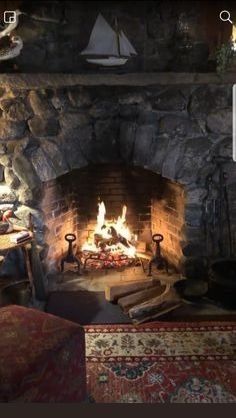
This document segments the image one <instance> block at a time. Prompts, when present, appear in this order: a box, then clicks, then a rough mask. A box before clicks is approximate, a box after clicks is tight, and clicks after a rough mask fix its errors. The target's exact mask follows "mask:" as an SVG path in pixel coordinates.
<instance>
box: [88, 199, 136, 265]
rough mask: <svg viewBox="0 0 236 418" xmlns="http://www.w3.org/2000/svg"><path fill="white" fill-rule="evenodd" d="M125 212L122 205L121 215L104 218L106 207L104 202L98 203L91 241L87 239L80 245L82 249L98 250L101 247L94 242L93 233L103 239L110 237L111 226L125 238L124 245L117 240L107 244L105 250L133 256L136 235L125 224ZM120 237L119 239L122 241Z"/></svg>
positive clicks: (125, 208) (124, 207) (125, 209)
mask: <svg viewBox="0 0 236 418" xmlns="http://www.w3.org/2000/svg"><path fill="white" fill-rule="evenodd" d="M126 213H127V206H125V205H124V206H123V208H122V214H121V216H118V218H117V219H115V220H114V221H107V220H106V207H105V204H104V202H101V203H99V204H98V215H97V225H96V228H95V231H94V234H93V242H91V243H90V242H88V240H87V241H86V242H85V243H84V245H83V246H82V251H91V252H96V253H97V252H99V251H101V248H100V247H99V246H97V245H96V244H95V235H99V236H100V237H101V238H103V239H107V240H109V239H111V238H112V233H111V230H112V228H113V229H115V231H116V234H117V235H118V236H120V237H121V238H122V239H125V243H126V245H124V244H123V243H122V242H120V241H119V242H118V243H116V244H115V245H109V244H107V245H106V247H105V251H106V250H107V251H111V252H112V253H120V254H124V255H127V256H128V257H135V253H136V248H135V244H136V241H137V236H136V235H134V234H132V233H131V232H130V230H129V228H128V226H127V225H126ZM122 239H121V241H122Z"/></svg>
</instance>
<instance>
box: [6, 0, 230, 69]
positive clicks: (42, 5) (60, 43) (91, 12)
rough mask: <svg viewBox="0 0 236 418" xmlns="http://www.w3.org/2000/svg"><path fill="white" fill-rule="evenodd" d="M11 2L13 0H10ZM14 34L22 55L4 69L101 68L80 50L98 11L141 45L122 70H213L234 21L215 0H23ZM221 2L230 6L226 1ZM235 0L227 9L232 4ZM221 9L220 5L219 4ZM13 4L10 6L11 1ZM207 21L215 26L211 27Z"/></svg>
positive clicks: (9, 62)
mask: <svg viewBox="0 0 236 418" xmlns="http://www.w3.org/2000/svg"><path fill="white" fill-rule="evenodd" d="M9 3H10V2H9ZM18 3H19V8H20V9H21V10H23V11H25V12H26V13H27V15H22V16H20V23H19V26H18V28H17V29H16V34H17V35H19V36H21V37H22V39H23V42H24V48H23V50H22V53H21V54H20V56H19V57H17V58H16V59H14V60H9V61H7V62H3V63H1V72H9V71H12V72H64V73H65V72H66V73H72V72H74V73H78V72H82V73H83V72H85V71H86V72H88V71H97V69H95V68H94V67H93V66H91V65H88V64H87V63H86V61H85V59H84V57H82V56H81V55H80V52H81V51H82V50H83V49H84V48H85V47H86V46H87V43H88V40H89V37H90V34H91V31H92V28H93V25H94V23H95V20H96V17H97V15H98V13H99V12H100V13H102V14H103V16H104V17H105V18H106V19H107V21H108V22H109V23H110V24H112V23H114V17H115V16H116V17H117V18H118V22H119V25H120V27H121V28H122V29H123V30H124V32H125V33H126V35H127V36H128V38H129V40H130V41H131V43H132V44H133V45H134V47H135V49H136V50H137V54H138V55H137V56H136V57H134V58H133V59H131V60H130V61H129V62H128V64H127V65H125V67H123V68H122V71H124V72H130V71H133V72H139V71H142V72H143V71H146V72H147V71H148V72H149V71H155V72H156V71H176V72H179V71H209V70H214V68H215V63H214V51H213V54H211V52H212V51H211V48H212V45H213V47H214V49H215V48H216V46H217V42H219V40H221V42H223V41H224V39H222V36H223V35H224V33H223V34H222V33H221V32H222V30H223V29H224V32H226V39H227V37H228V38H229V37H230V28H231V26H230V25H224V28H222V25H220V24H219V22H218V21H219V18H218V16H219V13H218V9H217V4H216V2H215V3H214V7H212V2H211V1H209V2H208V1H204V2H202V1H187V0H186V1H158V2H156V1H138V2H134V1H126V2H124V1H99V2H95V1H33V2H28V1H19V2H18ZM223 8H227V2H224V4H223ZM233 8H234V7H233V5H232V4H231V5H230V7H229V10H231V11H232V10H233ZM221 9H222V7H221ZM9 10H12V8H11V7H10V9H9ZM209 26H210V27H211V31H209Z"/></svg>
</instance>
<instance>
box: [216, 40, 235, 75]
mask: <svg viewBox="0 0 236 418" xmlns="http://www.w3.org/2000/svg"><path fill="white" fill-rule="evenodd" d="M233 57H234V42H233V41H232V40H230V41H228V42H224V43H223V44H221V45H220V47H218V48H217V50H216V72H217V73H218V74H219V75H223V74H224V73H225V72H226V71H228V70H229V69H231V70H232V68H230V67H231V64H232V62H233Z"/></svg>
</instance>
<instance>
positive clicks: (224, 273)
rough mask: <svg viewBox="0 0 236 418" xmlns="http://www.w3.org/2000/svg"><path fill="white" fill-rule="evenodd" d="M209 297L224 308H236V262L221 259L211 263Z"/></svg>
mask: <svg viewBox="0 0 236 418" xmlns="http://www.w3.org/2000/svg"><path fill="white" fill-rule="evenodd" d="M208 294H209V297H210V298H212V299H214V300H216V301H219V302H220V303H221V304H222V305H223V306H224V307H226V308H230V309H235V308H236V260H235V259H230V258H229V259H222V260H217V261H215V262H213V263H212V265H211V266H210V270H209V292H208Z"/></svg>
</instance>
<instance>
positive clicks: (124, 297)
mask: <svg viewBox="0 0 236 418" xmlns="http://www.w3.org/2000/svg"><path fill="white" fill-rule="evenodd" d="M105 297H106V300H108V301H109V302H112V303H117V304H118V305H119V306H120V307H121V309H122V310H123V312H124V313H125V314H127V315H128V316H129V317H130V318H131V320H132V322H133V323H135V324H140V323H142V322H146V321H149V320H150V319H154V318H158V317H161V316H162V315H164V314H166V313H167V312H170V311H173V310H174V309H177V308H178V307H180V306H181V305H182V303H183V302H182V300H181V299H180V297H179V296H178V294H177V293H176V291H175V289H174V288H173V287H172V285H170V284H168V283H167V284H161V282H160V281H159V280H157V279H144V280H139V281H133V282H124V283H120V284H118V285H109V286H106V288H105Z"/></svg>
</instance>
